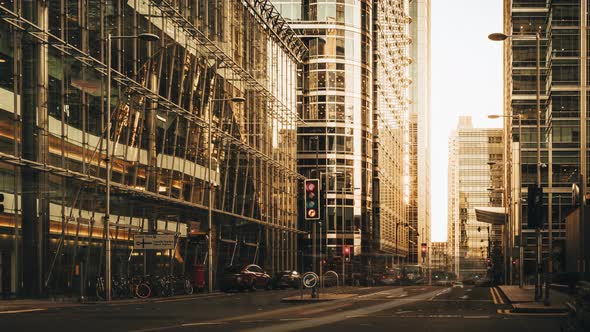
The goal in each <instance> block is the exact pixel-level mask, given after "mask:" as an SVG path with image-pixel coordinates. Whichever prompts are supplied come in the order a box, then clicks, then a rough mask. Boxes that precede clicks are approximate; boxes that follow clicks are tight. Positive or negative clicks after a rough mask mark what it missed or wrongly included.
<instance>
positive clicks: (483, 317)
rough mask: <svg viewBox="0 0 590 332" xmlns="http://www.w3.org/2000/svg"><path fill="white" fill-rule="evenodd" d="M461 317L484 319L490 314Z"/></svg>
mask: <svg viewBox="0 0 590 332" xmlns="http://www.w3.org/2000/svg"><path fill="white" fill-rule="evenodd" d="M463 318H467V319H470V318H471V319H486V318H490V316H463Z"/></svg>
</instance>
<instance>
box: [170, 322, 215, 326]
mask: <svg viewBox="0 0 590 332" xmlns="http://www.w3.org/2000/svg"><path fill="white" fill-rule="evenodd" d="M221 324H225V323H222V322H200V323H185V324H180V326H205V325H221Z"/></svg>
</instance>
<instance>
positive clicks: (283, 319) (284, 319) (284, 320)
mask: <svg viewBox="0 0 590 332" xmlns="http://www.w3.org/2000/svg"><path fill="white" fill-rule="evenodd" d="M306 319H309V318H308V317H302V318H281V319H279V320H280V321H283V322H288V321H296V320H306Z"/></svg>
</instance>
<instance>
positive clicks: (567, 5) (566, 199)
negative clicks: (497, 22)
mask: <svg viewBox="0 0 590 332" xmlns="http://www.w3.org/2000/svg"><path fill="white" fill-rule="evenodd" d="M504 13H505V15H504V17H505V23H504V26H505V31H504V32H505V33H506V34H511V35H513V37H512V38H509V39H507V40H506V41H505V62H504V69H505V75H504V76H505V88H504V90H505V112H507V114H508V115H514V116H518V115H522V128H521V129H522V138H519V137H518V132H519V128H518V121H517V119H514V120H513V121H511V122H510V121H507V122H506V125H507V127H509V128H511V130H512V133H513V137H514V141H520V143H521V147H522V152H521V153H522V159H521V167H520V168H519V167H518V165H513V167H512V171H513V173H514V175H513V178H516V179H522V181H518V182H516V183H514V186H520V187H521V188H522V190H520V191H521V192H522V200H523V205H522V210H521V211H520V212H521V213H517V212H518V211H517V209H518V208H517V207H515V208H514V210H515V213H514V215H515V216H518V215H522V220H518V219H515V225H516V226H517V227H520V228H521V229H522V235H523V245H524V252H523V254H524V265H523V268H524V276H525V278H534V274H535V266H536V243H537V240H536V237H535V230H534V229H533V228H530V227H529V226H528V220H527V213H526V208H527V202H526V196H527V187H528V185H530V184H533V183H535V182H536V181H537V127H536V125H537V110H536V80H537V74H536V60H537V59H536V42H535V34H536V33H538V34H539V35H540V80H541V86H540V99H541V114H540V117H541V119H540V123H541V137H540V139H539V140H540V149H541V166H542V167H541V184H542V186H543V191H544V202H543V205H544V211H545V213H544V215H545V216H544V220H543V223H544V226H543V229H542V230H541V233H542V245H543V249H542V250H543V256H544V257H547V255H548V253H549V232H548V228H549V223H550V224H551V228H552V240H553V241H552V244H553V247H554V252H561V253H563V251H564V250H563V249H564V248H565V246H564V241H565V222H564V218H565V216H566V215H567V214H568V213H569V212H568V211H569V210H570V207H571V188H572V184H573V183H578V182H579V176H580V175H583V176H584V179H585V181H586V184H585V187H587V183H588V162H589V161H588V144H587V142H588V134H587V132H588V102H589V101H590V99H589V97H588V93H587V88H588V80H589V76H588V62H587V59H586V54H588V52H590V51H589V48H588V33H587V30H586V28H585V27H586V26H587V22H589V20H590V16H588V1H586V0H582V1H580V0H563V1H545V0H526V1H520V0H513V1H507V2H506V4H505V8H504ZM515 146H516V145H515ZM513 154H514V153H513ZM515 195H516V197H513V198H512V201H513V202H515V201H518V195H519V192H518V191H516V193H515ZM517 244H518V242H517ZM553 257H554V259H553V271H556V272H559V271H563V269H564V267H565V264H564V261H563V259H564V256H563V255H562V254H561V255H557V254H555V255H554V256H553ZM544 261H546V259H544ZM582 265H583V263H582ZM586 266H588V263H586ZM546 270H547V266H545V271H546Z"/></svg>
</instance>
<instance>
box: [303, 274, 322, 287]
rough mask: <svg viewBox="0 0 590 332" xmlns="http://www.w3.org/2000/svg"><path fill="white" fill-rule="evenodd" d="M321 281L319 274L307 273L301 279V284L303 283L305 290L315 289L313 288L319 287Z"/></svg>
mask: <svg viewBox="0 0 590 332" xmlns="http://www.w3.org/2000/svg"><path fill="white" fill-rule="evenodd" d="M319 279H320V278H319V277H318V275H317V274H315V273H313V272H307V273H305V274H304V275H303V277H302V278H301V282H302V283H303V286H304V287H305V288H313V287H315V286H317V284H318V280H319Z"/></svg>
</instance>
